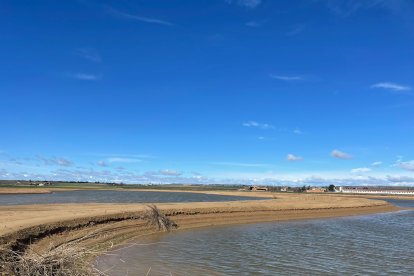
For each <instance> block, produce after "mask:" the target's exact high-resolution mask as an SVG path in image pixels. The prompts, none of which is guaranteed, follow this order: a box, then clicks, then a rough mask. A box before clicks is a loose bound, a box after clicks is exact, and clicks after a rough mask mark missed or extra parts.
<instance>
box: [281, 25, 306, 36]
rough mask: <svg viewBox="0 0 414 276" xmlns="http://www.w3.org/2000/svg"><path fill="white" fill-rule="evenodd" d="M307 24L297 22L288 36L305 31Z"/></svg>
mask: <svg viewBox="0 0 414 276" xmlns="http://www.w3.org/2000/svg"><path fill="white" fill-rule="evenodd" d="M305 28H306V25H305V24H297V25H295V26H293V27H292V28H291V29H290V30H289V31H288V32H287V33H286V35H287V36H295V35H298V34H300V33H302V32H303V31H305Z"/></svg>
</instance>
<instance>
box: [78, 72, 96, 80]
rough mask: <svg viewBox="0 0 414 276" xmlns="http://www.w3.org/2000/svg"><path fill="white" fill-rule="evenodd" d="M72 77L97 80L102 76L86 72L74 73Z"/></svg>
mask: <svg viewBox="0 0 414 276" xmlns="http://www.w3.org/2000/svg"><path fill="white" fill-rule="evenodd" d="M72 77H73V78H74V79H77V80H84V81H97V80H100V79H101V76H98V75H94V74H84V73H77V74H73V75H72Z"/></svg>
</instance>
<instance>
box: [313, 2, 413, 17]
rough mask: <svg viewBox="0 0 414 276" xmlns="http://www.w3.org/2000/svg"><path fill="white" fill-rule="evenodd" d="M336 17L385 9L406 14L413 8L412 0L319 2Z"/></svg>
mask: <svg viewBox="0 0 414 276" xmlns="http://www.w3.org/2000/svg"><path fill="white" fill-rule="evenodd" d="M317 2H320V3H323V4H324V5H325V6H326V8H328V10H329V11H330V12H332V13H333V14H334V15H337V16H341V17H348V16H352V15H354V14H356V13H357V12H359V11H363V10H369V9H384V10H387V11H389V12H391V13H393V14H405V12H406V10H409V9H410V7H411V8H412V7H413V3H412V1H411V0H317Z"/></svg>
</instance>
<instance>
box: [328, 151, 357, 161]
mask: <svg viewBox="0 0 414 276" xmlns="http://www.w3.org/2000/svg"><path fill="white" fill-rule="evenodd" d="M331 156H332V157H335V158H339V159H351V158H352V155H350V154H348V153H346V152H343V151H340V150H337V149H335V150H333V151H332V152H331Z"/></svg>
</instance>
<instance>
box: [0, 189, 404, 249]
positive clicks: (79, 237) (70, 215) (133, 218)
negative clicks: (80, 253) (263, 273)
mask: <svg viewBox="0 0 414 276" xmlns="http://www.w3.org/2000/svg"><path fill="white" fill-rule="evenodd" d="M225 194H229V193H225ZM230 194H234V195H239V194H238V193H230ZM249 195H254V194H249ZM267 195H269V194H267ZM258 196H261V197H263V196H264V194H258ZM273 197H275V198H273V199H264V200H257V201H256V200H253V201H232V202H196V203H159V204H157V206H158V208H159V209H160V210H162V212H163V213H164V214H165V215H166V216H167V217H168V218H170V219H171V220H173V221H175V222H176V223H177V225H178V229H188V228H195V227H205V226H214V225H224V224H240V223H252V222H266V221H285V220H298V219H315V218H330V217H339V216H349V215H362V214H370V213H377V212H389V211H395V210H398V208H397V207H395V206H393V205H390V204H389V203H387V202H385V201H381V200H369V199H365V198H359V197H355V198H349V197H339V196H335V195H310V194H285V195H282V194H275V195H274V196H273ZM146 208H147V207H146V206H145V205H144V204H47V205H46V204H45V205H27V206H0V245H1V247H2V248H3V249H5V248H6V249H7V250H9V251H8V252H10V251H12V252H20V254H25V252H27V251H29V250H31V251H35V252H36V254H38V255H42V254H47V252H49V251H51V250H54V249H56V248H60V247H64V246H65V245H67V244H76V247H77V248H83V250H84V249H85V248H86V249H88V255H89V256H92V255H94V254H99V253H102V252H103V251H104V250H106V249H108V248H110V247H112V246H113V245H115V244H119V243H122V242H125V241H127V240H128V239H130V238H133V237H136V236H139V235H146V234H150V233H153V232H154V231H156V230H155V229H154V228H153V227H151V226H149V225H148V224H147V221H146V220H145V218H144V212H145V210H146Z"/></svg>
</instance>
